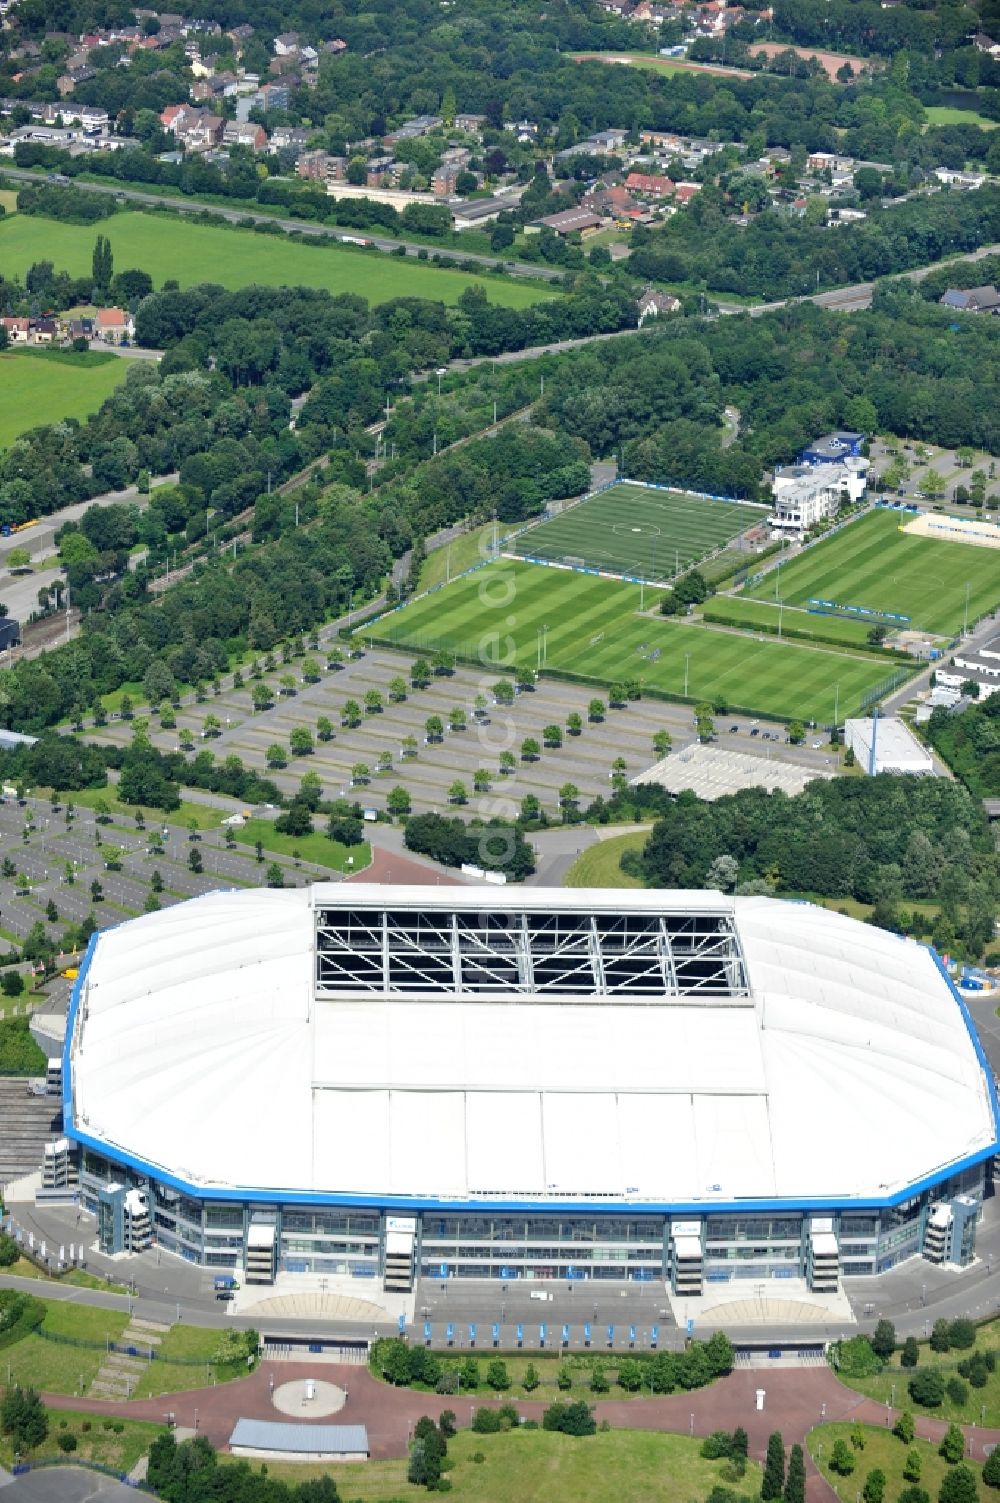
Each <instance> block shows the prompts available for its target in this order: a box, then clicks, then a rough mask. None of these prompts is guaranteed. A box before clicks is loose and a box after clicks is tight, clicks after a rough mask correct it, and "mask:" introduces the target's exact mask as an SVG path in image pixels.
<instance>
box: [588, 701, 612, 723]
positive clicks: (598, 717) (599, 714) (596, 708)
mask: <svg viewBox="0 0 1000 1503" xmlns="http://www.w3.org/2000/svg"><path fill="white" fill-rule="evenodd" d="M606 713H607V706H606V705H605V703H604V700H603V699H592V700H591V701H590V703H589V704H588V706H587V719H588V720H592V721H594V723H595V724H600V722H601V721H602V720H603V719H604V716H605V714H606Z"/></svg>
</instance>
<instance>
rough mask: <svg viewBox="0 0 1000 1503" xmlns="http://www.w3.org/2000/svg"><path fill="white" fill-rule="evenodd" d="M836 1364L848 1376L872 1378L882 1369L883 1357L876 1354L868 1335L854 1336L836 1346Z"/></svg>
mask: <svg viewBox="0 0 1000 1503" xmlns="http://www.w3.org/2000/svg"><path fill="white" fill-rule="evenodd" d="M834 1366H835V1367H836V1368H837V1369H838V1371H839V1372H842V1373H843V1374H844V1376H845V1377H848V1378H870V1377H872V1376H873V1374H875V1373H880V1372H881V1371H882V1361H881V1358H879V1357H877V1356H876V1355H875V1352H874V1351H873V1349H872V1344H871V1342H870V1341H869V1340H868V1337H867V1336H852V1337H850V1338H849V1340H847V1341H838V1342H837V1343H836V1345H835V1347H834Z"/></svg>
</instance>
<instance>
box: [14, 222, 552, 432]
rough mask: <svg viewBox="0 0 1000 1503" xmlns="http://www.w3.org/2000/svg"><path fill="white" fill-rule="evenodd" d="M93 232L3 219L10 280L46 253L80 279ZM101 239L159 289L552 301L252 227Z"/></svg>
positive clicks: (141, 227) (521, 286) (145, 225)
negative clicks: (210, 286) (171, 280)
mask: <svg viewBox="0 0 1000 1503" xmlns="http://www.w3.org/2000/svg"><path fill="white" fill-rule="evenodd" d="M95 233H96V232H95V229H94V227H93V225H75V224H65V223H62V222H61V221H59V220H54V219H40V218H36V217H33V216H31V215H28V214H17V215H15V216H14V217H13V218H12V219H10V220H4V221H0V261H2V263H3V267H4V272H5V274H6V275H7V276H13V275H14V273H15V272H16V273H18V274H19V275H20V276H21V277H22V278H23V276H24V274H25V272H26V271H27V269H28V267H29V266H30V265H31V263H32V262H33V261H37V260H40V259H41V258H42V257H43V256H44V257H45V258H46V259H47V260H49V261H54V262H55V265H56V269H57V270H58V271H68V272H69V273H70V275H71V276H75V277H80V276H85V275H88V274H89V272H90V265H91V258H92V256H93V250H94V237H95ZM101 233H102V234H104V235H107V237H108V239H109V240H110V241H111V250H112V254H113V255H114V260H115V266H116V267H129V266H135V267H141V268H142V269H143V271H147V272H148V273H149V275H150V276H151V277H152V278H153V281H154V283H155V284H156V285H157V286H159V284H160V283H161V282H163V281H164V280H165V279H166V278H168V277H175V278H176V279H177V280H178V281H179V282H180V283H181V285H182V286H190V285H191V284H192V283H194V282H218V283H221V284H222V285H223V286H224V287H229V288H235V287H246V286H248V285H249V284H250V283H254V282H256V283H263V284H264V285H265V286H276V287H296V286H303V287H325V288H326V289H327V291H329V292H332V293H341V292H353V293H357V294H359V295H360V296H361V297H364V298H367V299H368V300H369V302H372V303H384V302H388V301H389V299H390V298H395V297H426V298H433V299H435V300H438V301H440V302H443V303H457V302H458V299H459V298H460V297H461V295H462V293H463V292H464V291H465V289H466V288H467V287H472V286H480V287H484V288H485V289H486V293H487V296H488V297H489V300H490V302H493V303H498V304H500V305H501V306H503V307H506V308H527V307H529V306H530V305H531V304H532V303H537V302H539V301H540V300H541V299H543V298H549V297H553V296H556V295H557V294H555V293H554V292H553V291H552V289H551V288H550V287H549V286H548V285H547V284H545V283H541V282H527V281H517V280H514V279H510V280H505V279H503V278H493V277H490V278H488V279H487V280H486V281H483V279H481V278H477V277H474V276H471V275H469V274H468V273H467V272H462V271H450V270H448V269H446V268H442V267H437V266H432V265H425V264H423V263H421V262H419V261H417V260H415V259H414V258H413V257H410V256H407V257H405V258H404V257H402V256H400V257H395V258H391V259H390V258H389V257H387V256H385V255H381V254H375V253H374V252H370V251H368V252H365V251H357V250H351V249H350V248H349V247H344V246H339V245H309V244H302V243H299V242H295V241H289V240H286V239H283V238H279V237H278V236H272V235H259V234H256V233H255V232H254V231H253V230H227V229H220V228H218V227H217V226H215V225H203V224H192V223H191V222H190V220H188V219H186V218H185V219H182V218H176V217H173V216H167V215H164V214H134V213H131V212H128V213H122V214H115V215H113V216H112V217H111V218H110V219H106V220H102V222H101ZM122 363H123V362H121V361H117V360H116V364H122ZM124 374H125V372H124V370H123V371H122V372H121V376H124ZM119 379H120V378H119ZM95 405H96V404H95ZM5 416H6V414H5ZM35 421H36V422H38V421H40V420H39V419H38V418H36V419H35ZM42 421H44V419H42ZM0 434H2V430H0Z"/></svg>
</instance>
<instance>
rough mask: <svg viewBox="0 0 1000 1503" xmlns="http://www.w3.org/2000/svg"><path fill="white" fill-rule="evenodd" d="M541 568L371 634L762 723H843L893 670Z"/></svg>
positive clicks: (437, 602)
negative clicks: (700, 619) (715, 706)
mask: <svg viewBox="0 0 1000 1503" xmlns="http://www.w3.org/2000/svg"><path fill="white" fill-rule="evenodd" d="M644 593H645V607H646V609H645V611H642V610H640V604H641V603H642V597H643V591H642V587H641V586H640V585H636V584H626V583H623V582H621V581H618V580H610V579H599V578H597V577H596V576H594V575H586V574H578V573H574V572H571V571H569V570H562V569H559V570H556V569H550V568H547V567H545V566H544V565H539V564H526V563H521V562H514V561H511V560H501V561H500V562H498V563H495V564H490V565H488V566H487V567H486V568H485V569H480V570H478V571H477V572H476V573H474V574H471V575H468V576H466V577H465V578H464V579H460V580H455V581H453V582H452V583H451V584H450V585H446V586H445V587H444V588H443V589H440V590H435V591H433V592H432V593H431V594H430V595H427V596H425V597H424V598H423V599H421V600H417V601H414V603H413V604H412V605H409V606H407V607H406V608H405V609H403V610H402V611H398V612H395V613H394V614H392V615H391V616H388V617H385V618H383V620H382V621H381V622H379V623H378V625H377V626H373V627H371V628H369V627H363V628H361V630H360V633H359V635H360V636H362V637H363V638H364V639H365V640H367V639H368V638H371V639H372V640H377V641H380V642H384V643H386V644H388V645H390V646H395V647H401V648H403V649H407V648H411V649H417V650H420V651H428V652H431V651H435V650H436V649H438V648H445V649H447V650H449V651H451V652H454V653H456V654H457V655H458V656H459V657H461V658H463V659H464V660H466V661H469V662H473V663H482V664H484V666H487V667H496V666H508V667H514V666H522V667H529V668H537V667H542V668H548V669H550V670H554V671H557V672H564V673H572V674H578V675H581V676H583V677H585V678H587V679H591V680H594V681H597V682H600V683H605V684H607V683H614V682H616V681H619V680H623V679H638V680H639V681H640V682H641V683H642V684H643V685H645V686H646V687H648V688H649V689H654V690H660V691H666V692H668V693H670V694H676V695H683V694H684V693H685V689H686V693H687V697H688V698H689V699H693V700H700V699H714V698H715V697H716V696H721V697H724V698H725V699H726V701H727V703H728V704H729V705H730V706H733V707H740V708H742V709H744V710H753V711H756V712H758V713H759V714H762V715H777V716H787V717H791V718H803V719H805V720H817V721H825V720H831V719H832V717H833V712H834V701H835V698H836V697H837V695H838V689H839V703H840V714H841V716H845V715H852V714H854V713H855V711H856V710H857V709H858V707H859V704H860V700H861V697H862V695H864V694H865V693H866V692H868V691H871V690H874V689H875V688H876V687H877V686H878V685H880V684H882V683H884V681H885V680H886V678H887V676H888V674H889V673H890V672H891V671H892V669H891V668H890V666H889V665H888V664H887V663H885V662H880V661H879V660H878V659H877V658H874V657H873V656H872V655H870V654H869V655H867V656H865V657H862V656H860V655H854V654H851V653H850V652H849V651H847V650H846V649H838V648H835V647H828V648H820V647H813V646H811V645H809V644H808V643H792V642H779V641H776V640H775V639H773V638H768V639H766V640H765V641H762V642H758V641H756V640H754V639H752V638H750V637H748V636H746V635H743V634H739V633H736V632H726V631H718V630H712V629H711V628H708V627H703V626H700V625H698V624H697V623H692V622H677V621H670V620H666V619H664V618H663V617H662V616H660V615H658V614H657V613H656V603H657V601H658V599H659V598H660V595H659V592H658V591H654V590H652V589H647V590H646V591H645V592H644Z"/></svg>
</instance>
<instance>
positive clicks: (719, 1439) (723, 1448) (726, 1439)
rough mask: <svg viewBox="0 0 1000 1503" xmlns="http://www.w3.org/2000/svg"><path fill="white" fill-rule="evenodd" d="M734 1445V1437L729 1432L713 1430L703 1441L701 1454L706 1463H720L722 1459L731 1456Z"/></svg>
mask: <svg viewBox="0 0 1000 1503" xmlns="http://www.w3.org/2000/svg"><path fill="white" fill-rule="evenodd" d="M732 1445H733V1440H732V1436H731V1435H730V1434H729V1431H728V1430H713V1431H712V1433H711V1435H708V1436H706V1437H705V1439H704V1440H703V1441H702V1443H701V1454H702V1455H703V1456H704V1458H705V1460H706V1461H719V1460H721V1459H722V1457H724V1456H726V1457H728V1456H729V1454H730V1451H731V1450H732Z"/></svg>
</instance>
